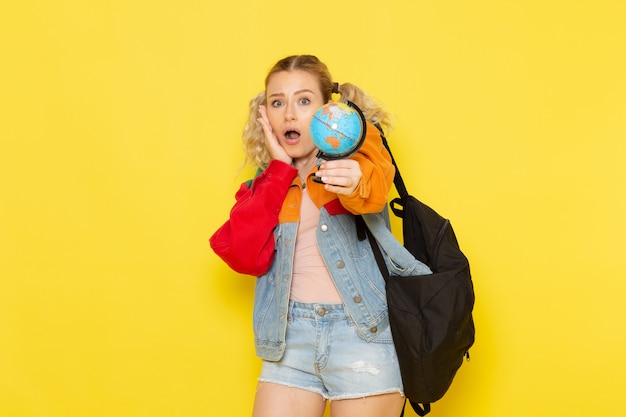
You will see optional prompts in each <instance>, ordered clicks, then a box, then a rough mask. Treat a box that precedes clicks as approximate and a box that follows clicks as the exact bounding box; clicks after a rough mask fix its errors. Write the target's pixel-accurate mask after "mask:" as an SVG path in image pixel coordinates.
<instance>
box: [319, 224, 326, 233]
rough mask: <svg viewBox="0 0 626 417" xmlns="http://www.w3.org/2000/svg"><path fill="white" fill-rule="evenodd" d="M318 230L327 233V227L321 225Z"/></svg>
mask: <svg viewBox="0 0 626 417" xmlns="http://www.w3.org/2000/svg"><path fill="white" fill-rule="evenodd" d="M320 230H321V231H322V232H327V231H328V225H325V224H323V225H321V226H320Z"/></svg>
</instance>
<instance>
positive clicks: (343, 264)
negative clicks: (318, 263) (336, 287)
mask: <svg viewBox="0 0 626 417" xmlns="http://www.w3.org/2000/svg"><path fill="white" fill-rule="evenodd" d="M345 266H346V264H345V263H344V262H343V261H339V262H337V268H339V269H342V268H345Z"/></svg>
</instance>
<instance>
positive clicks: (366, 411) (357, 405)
mask: <svg viewBox="0 0 626 417" xmlns="http://www.w3.org/2000/svg"><path fill="white" fill-rule="evenodd" d="M404 400H405V398H404V397H403V396H402V395H400V394H399V393H392V394H382V395H373V396H371V397H364V398H355V399H353V400H337V401H331V403H330V414H331V416H332V417H354V416H359V417H398V416H400V411H402V405H403V404H404Z"/></svg>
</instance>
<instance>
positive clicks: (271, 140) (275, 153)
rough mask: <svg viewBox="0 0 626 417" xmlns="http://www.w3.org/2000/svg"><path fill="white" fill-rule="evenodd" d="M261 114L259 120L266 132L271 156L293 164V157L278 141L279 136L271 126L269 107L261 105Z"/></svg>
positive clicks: (266, 143) (266, 141)
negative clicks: (268, 113)
mask: <svg viewBox="0 0 626 417" xmlns="http://www.w3.org/2000/svg"><path fill="white" fill-rule="evenodd" d="M259 114H260V115H261V117H259V118H258V119H257V120H258V121H259V123H261V126H262V127H263V132H264V133H265V146H266V147H267V149H268V151H269V153H270V156H271V157H272V159H277V160H279V161H283V162H284V163H286V164H289V165H291V163H292V162H293V159H292V158H291V157H290V156H289V155H287V152H286V151H285V149H284V148H283V147H282V146H281V145H280V142H278V138H277V137H276V135H275V134H274V131H273V130H272V126H270V121H269V119H268V118H267V109H266V108H265V106H264V105H261V106H259Z"/></svg>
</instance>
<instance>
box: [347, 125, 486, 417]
mask: <svg viewBox="0 0 626 417" xmlns="http://www.w3.org/2000/svg"><path fill="white" fill-rule="evenodd" d="M381 134H382V132H381ZM383 143H384V145H385V148H387V150H388V151H389V153H390V154H391V150H390V149H389V144H388V143H387V140H386V139H385V137H384V136H383ZM391 159H392V161H393V164H394V166H395V167H396V174H395V178H394V184H395V186H396V190H397V191H398V194H399V197H398V198H395V199H393V200H392V201H391V204H390V206H391V209H392V211H393V213H394V214H395V215H396V216H398V217H400V218H402V233H403V237H404V247H405V248H406V249H407V250H408V251H409V252H411V253H412V254H413V256H415V258H416V259H418V260H420V261H422V262H423V263H425V264H426V265H428V266H429V267H430V269H431V270H432V271H433V274H432V275H422V276H415V277H397V276H390V275H389V271H388V269H387V266H386V265H385V261H384V259H383V257H382V254H381V251H380V248H379V247H378V245H377V244H375V243H374V242H375V239H374V236H373V235H372V234H371V232H370V231H369V230H368V229H367V227H365V231H366V233H367V235H368V237H369V241H370V244H371V246H372V250H373V252H374V255H375V257H376V260H377V263H378V266H379V268H380V270H381V273H382V274H383V277H384V278H385V281H386V289H387V304H388V309H389V321H390V325H391V332H392V335H393V340H394V345H395V347H396V352H397V355H398V361H399V363H400V372H401V374H402V383H403V385H404V393H405V395H406V397H407V399H408V400H409V402H410V403H411V406H412V407H413V409H414V410H415V412H416V413H417V414H418V415H420V416H425V415H426V414H428V413H429V412H430V403H433V402H435V401H437V400H439V399H441V397H443V395H444V394H445V393H446V391H447V390H448V388H449V387H450V384H451V383H452V380H453V379H454V376H455V375H456V372H457V370H458V369H459V367H460V366H461V364H462V363H463V360H464V359H465V358H466V359H467V360H469V352H468V350H469V348H470V347H471V346H472V345H473V344H474V335H475V330H474V321H473V318H472V310H473V308H474V300H475V297H474V288H473V284H472V278H471V274H470V268H469V262H468V260H467V258H466V257H465V255H464V254H463V252H461V250H460V249H459V245H458V242H457V239H456V235H455V233H454V230H453V229H452V226H451V225H450V221H449V220H448V219H445V218H443V217H442V216H440V215H439V214H437V212H435V211H434V210H433V209H431V208H430V207H428V206H427V205H425V204H424V203H422V202H420V201H419V200H417V199H416V198H415V197H413V196H411V195H409V193H408V192H407V189H406V186H405V185H404V181H403V179H402V176H401V175H400V171H399V170H398V166H397V165H396V162H395V160H394V158H393V155H391ZM359 223H360V224H361V225H363V224H364V222H362V221H359ZM403 414H404V409H403V410H402V415H403Z"/></svg>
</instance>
